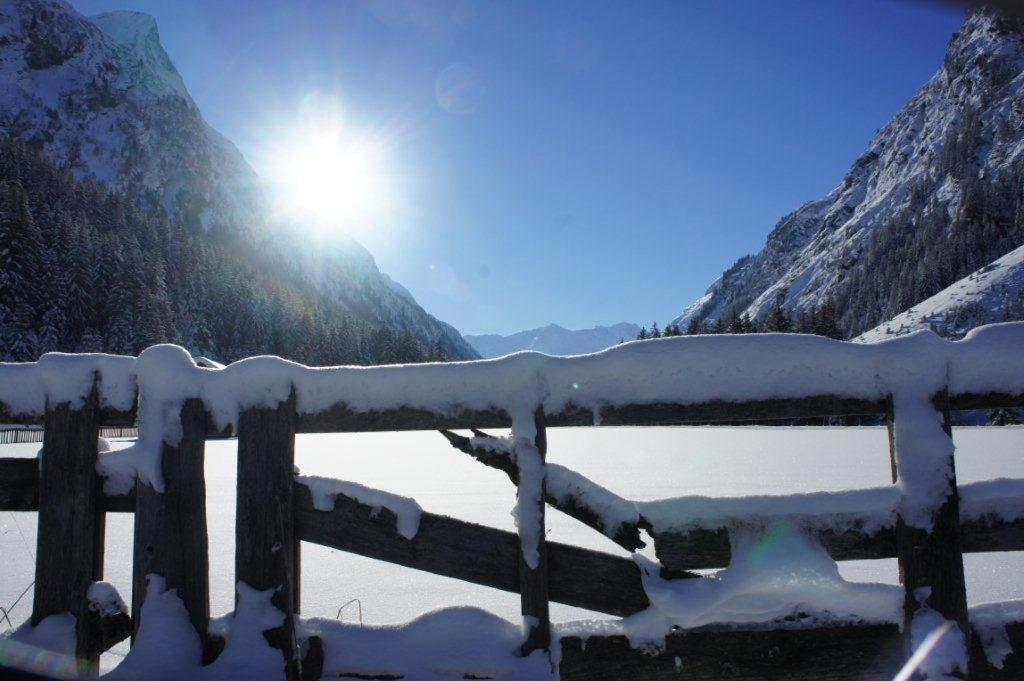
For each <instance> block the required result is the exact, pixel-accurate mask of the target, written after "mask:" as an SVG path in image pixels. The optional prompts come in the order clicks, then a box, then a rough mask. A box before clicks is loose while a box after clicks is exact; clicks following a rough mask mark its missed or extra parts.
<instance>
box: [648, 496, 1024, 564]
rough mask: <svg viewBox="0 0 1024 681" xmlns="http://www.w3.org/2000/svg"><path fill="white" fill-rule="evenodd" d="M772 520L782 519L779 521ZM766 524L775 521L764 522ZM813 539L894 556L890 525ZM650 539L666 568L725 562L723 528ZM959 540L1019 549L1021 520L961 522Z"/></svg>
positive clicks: (831, 551)
mask: <svg viewBox="0 0 1024 681" xmlns="http://www.w3.org/2000/svg"><path fill="white" fill-rule="evenodd" d="M1007 501H1008V502H1009V501H1011V500H1009V499H1008V500H1007ZM776 520H777V521H783V520H784V518H778V519H776ZM767 522H769V523H771V522H775V521H773V520H772V519H768V520H767ZM816 535H817V537H818V540H819V541H820V542H821V545H822V547H824V549H825V550H826V551H827V552H828V555H829V556H831V557H832V559H833V560H837V561H839V560H874V559H877V558H895V557H896V530H895V528H893V527H885V528H882V529H880V530H879V531H878V532H875V533H873V534H868V533H866V532H863V531H860V530H848V531H846V532H835V531H832V530H825V531H820V532H817V533H816ZM652 536H653V537H654V548H655V552H656V553H657V555H658V559H659V560H660V561H661V564H662V565H664V566H666V567H669V568H672V569H675V570H699V569H706V568H720V567H726V566H727V565H728V564H729V558H730V550H729V533H728V531H726V530H725V529H717V530H694V531H691V532H658V533H654V534H653V535H652ZM960 541H961V546H960V548H961V550H962V551H963V552H964V553H987V552H997V551H1024V520H1014V521H1010V522H1007V521H1004V520H1001V519H999V518H996V517H982V518H977V519H972V520H966V521H963V522H962V523H961V524H960Z"/></svg>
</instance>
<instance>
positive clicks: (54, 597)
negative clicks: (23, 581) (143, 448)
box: [32, 380, 104, 675]
mask: <svg viewBox="0 0 1024 681" xmlns="http://www.w3.org/2000/svg"><path fill="white" fill-rule="evenodd" d="M98 437H99V409H98V397H97V391H96V383H95V380H94V382H93V387H92V390H91V391H90V392H89V395H88V397H87V398H86V399H85V404H83V405H82V406H81V407H80V408H78V409H72V408H71V405H70V403H68V402H64V403H62V404H57V405H53V404H47V405H46V417H45V427H44V436H43V451H42V462H41V469H40V475H39V521H38V522H39V531H38V536H37V540H36V582H35V592H34V593H35V595H34V601H33V604H32V624H33V626H34V625H38V624H39V623H40V622H41V621H42V620H43V619H45V618H46V617H49V616H50V615H56V614H58V613H62V612H70V613H71V614H72V615H74V617H75V624H76V626H75V655H76V657H77V658H78V660H79V661H78V664H79V671H80V673H82V674H86V675H95V674H96V673H97V672H98V670H99V666H98V662H99V657H98V655H99V651H98V650H96V649H95V641H96V640H97V639H98V638H99V636H100V632H99V631H98V629H99V623H98V622H97V621H96V620H95V618H94V617H91V616H90V611H89V600H88V597H87V594H88V591H89V586H90V585H91V584H92V583H93V582H94V581H98V580H100V579H102V577H103V538H104V537H103V535H104V515H103V511H102V506H101V504H100V500H101V496H100V495H101V494H102V493H103V490H102V481H101V479H100V476H99V474H98V473H97V472H96V461H97V456H98V451H97V450H98V448H97V438H98Z"/></svg>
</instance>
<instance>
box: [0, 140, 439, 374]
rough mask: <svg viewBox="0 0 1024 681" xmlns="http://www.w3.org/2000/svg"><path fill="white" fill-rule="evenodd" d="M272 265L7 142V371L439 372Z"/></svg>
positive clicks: (0, 278)
mask: <svg viewBox="0 0 1024 681" xmlns="http://www.w3.org/2000/svg"><path fill="white" fill-rule="evenodd" d="M143 205H146V207H145V208H143V207H142V206H143ZM267 265H268V261H265V260H264V259H263V256H262V255H261V253H260V252H259V249H257V248H254V247H253V245H252V243H251V242H250V241H247V240H245V239H243V238H242V237H240V236H239V235H237V234H231V233H223V232H222V233H212V232H209V231H204V230H203V229H202V228H200V227H196V226H186V225H184V224H182V223H181V222H179V221H175V220H172V219H169V218H168V216H167V214H166V212H165V211H163V210H161V209H159V207H158V205H157V203H156V202H155V201H150V202H149V203H148V204H146V201H145V199H143V200H142V201H132V200H131V199H129V198H128V197H127V196H125V195H124V194H122V193H119V192H117V191H114V190H111V189H109V188H108V187H106V186H104V185H101V184H99V183H96V182H92V181H88V180H85V181H82V180H78V179H76V178H75V177H74V176H73V175H72V173H71V172H70V171H68V170H65V169H62V168H59V167H57V166H56V165H54V164H53V163H51V162H50V161H48V160H45V159H43V158H42V157H41V156H40V155H39V154H37V153H36V152H35V151H33V150H32V149H31V148H29V147H28V146H26V145H25V144H24V143H22V142H20V141H16V140H11V139H7V138H0V334H2V335H0V359H3V360H7V361H26V360H34V359H36V358H38V357H39V355H41V354H42V353H45V352H50V351H55V350H65V351H77V352H87V351H102V352H110V353H119V354H137V353H139V352H140V351H141V350H143V349H144V348H146V347H148V346H150V345H153V344H155V343H161V342H169V343H177V344H179V345H182V346H184V347H186V348H188V349H189V350H190V351H192V352H194V353H195V354H202V355H206V356H209V357H211V358H213V359H215V360H217V361H219V362H230V361H234V360H236V359H239V358H242V357H246V356H251V355H257V354H274V355H279V356H282V357H286V358H289V359H293V360H296V361H299V362H303V363H307V364H316V365H324V364H385V363H393V362H419V361H427V360H441V359H444V357H443V355H444V352H443V350H442V348H441V347H440V346H439V345H434V346H433V347H426V348H425V347H423V346H422V345H421V343H420V342H419V341H418V340H417V339H416V337H415V336H414V335H413V334H412V333H411V332H410V331H409V330H407V329H395V328H392V327H390V326H387V325H382V324H373V323H369V322H367V321H365V319H360V318H358V317H356V316H354V315H353V314H351V313H350V312H349V311H347V310H345V309H344V308H343V307H342V306H341V305H339V304H338V303H337V302H334V301H331V300H330V299H328V298H327V297H326V296H324V295H323V294H322V293H320V292H319V291H317V290H316V289H315V288H314V287H313V286H312V285H311V284H310V283H309V282H307V281H305V280H304V279H303V278H302V277H301V276H299V273H298V272H297V271H296V272H291V273H289V272H287V271H285V272H284V273H282V264H281V263H280V261H275V262H274V263H273V267H272V268H271V267H267Z"/></svg>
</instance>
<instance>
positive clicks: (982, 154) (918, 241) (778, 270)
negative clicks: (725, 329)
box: [675, 10, 1024, 336]
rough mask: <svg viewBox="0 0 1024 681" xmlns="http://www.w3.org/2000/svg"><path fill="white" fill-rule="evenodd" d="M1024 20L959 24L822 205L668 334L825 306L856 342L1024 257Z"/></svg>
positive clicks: (784, 223)
mask: <svg viewBox="0 0 1024 681" xmlns="http://www.w3.org/2000/svg"><path fill="white" fill-rule="evenodd" d="M1022 70H1024V20H1021V19H1009V18H1005V17H1000V16H997V15H995V14H993V13H991V12H990V11H984V10H971V11H970V12H969V13H968V16H967V18H966V20H965V23H964V25H963V27H962V29H961V30H960V32H959V33H957V34H955V35H954V36H953V39H952V40H951V41H950V44H949V48H948V51H947V54H946V57H945V59H944V61H943V64H942V65H941V66H940V68H939V69H938V71H937V72H936V73H935V75H934V76H933V77H932V78H931V79H930V80H929V81H928V82H927V83H926V84H925V85H924V86H923V87H922V88H921V89H920V90H919V91H918V92H917V93H916V94H915V95H914V96H913V97H912V98H911V99H910V101H908V102H907V104H906V105H904V107H903V108H902V109H901V110H900V111H899V112H898V113H897V114H896V115H895V116H894V117H893V119H892V120H891V121H890V122H889V123H888V124H886V125H885V126H884V127H883V128H882V129H881V130H879V132H878V133H877V134H876V135H875V137H874V139H872V140H871V142H870V143H869V145H868V148H867V150H866V151H865V152H864V154H862V155H861V156H860V158H858V159H857V160H856V161H855V162H854V163H853V165H852V166H851V167H850V170H849V171H848V172H847V173H846V175H845V177H843V179H842V181H841V182H840V183H839V184H838V185H837V186H836V187H835V189H833V190H832V191H831V192H830V193H829V194H828V195H827V196H825V197H824V198H821V199H818V200H815V201H811V202H809V203H807V204H805V205H803V206H801V207H800V208H798V209H797V210H796V211H794V212H793V213H791V214H790V215H787V216H786V217H784V218H783V219H782V220H781V221H780V222H779V223H778V225H776V227H775V229H774V230H772V232H771V234H769V236H768V240H767V243H766V245H765V247H764V249H763V250H761V251H760V252H759V253H756V254H754V255H749V256H745V257H743V258H741V259H740V260H738V261H737V262H736V263H735V264H734V265H733V266H732V267H730V268H729V269H728V270H726V271H725V273H724V274H723V275H722V276H721V277H720V278H719V279H718V280H717V281H716V282H714V283H713V284H712V285H711V287H710V288H709V289H708V291H707V293H706V294H705V295H704V296H702V297H701V298H700V299H698V300H697V301H695V302H693V303H691V304H690V305H688V306H687V307H686V308H685V309H684V310H683V311H682V313H681V314H680V315H679V317H677V318H676V320H675V323H676V324H678V325H680V327H681V328H684V329H685V328H686V327H687V325H688V323H689V322H690V320H691V319H692V318H694V317H697V318H699V319H702V320H704V321H707V322H711V321H714V320H716V319H718V318H721V317H731V316H733V315H742V314H748V315H749V316H750V317H751V318H752V319H754V320H763V319H764V318H765V317H766V316H767V315H768V313H769V312H770V311H771V309H772V308H773V306H775V305H781V306H782V308H783V309H784V310H785V311H787V312H789V313H790V314H791V315H793V316H796V314H798V313H807V312H810V311H811V310H814V309H818V308H821V307H822V306H823V305H825V304H829V305H831V306H832V307H834V309H836V310H838V313H839V317H840V319H839V322H840V325H841V327H842V328H843V330H844V331H845V332H846V333H847V334H848V335H851V336H856V335H858V334H860V333H862V332H864V331H866V330H868V329H871V328H873V327H875V326H877V325H878V324H879V323H880V322H883V321H885V320H887V319H890V318H891V317H893V316H894V315H896V314H898V313H900V312H903V311H904V310H907V309H908V308H909V307H911V306H912V305H914V304H916V303H918V302H920V301H922V300H924V299H926V298H928V297H929V296H932V295H934V294H937V293H938V292H939V291H941V290H943V289H944V288H945V287H947V286H949V285H951V284H953V283H954V282H956V281H957V280H959V279H961V278H963V277H965V276H967V275H968V274H969V273H971V272H974V271H975V270H977V269H979V268H981V267H983V266H985V265H986V264H987V263H990V262H992V261H993V260H995V259H996V258H998V257H1000V256H1002V255H1004V254H1006V253H1008V252H1009V251H1011V250H1013V249H1014V248H1016V247H1018V246H1020V245H1021V244H1022V243H1024V219H1022V217H1024V155H1022V153H1021V152H1022V150H1024V76H1022Z"/></svg>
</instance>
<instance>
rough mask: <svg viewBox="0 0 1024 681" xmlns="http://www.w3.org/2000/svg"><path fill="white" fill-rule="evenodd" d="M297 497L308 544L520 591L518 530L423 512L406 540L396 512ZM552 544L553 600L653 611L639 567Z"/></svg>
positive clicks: (615, 611)
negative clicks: (327, 507)
mask: <svg viewBox="0 0 1024 681" xmlns="http://www.w3.org/2000/svg"><path fill="white" fill-rule="evenodd" d="M295 499H296V512H295V521H296V528H297V532H298V535H299V537H300V538H301V539H302V540H303V541H308V542H313V543H316V544H321V545H323V546H329V547H331V548H335V549H339V550H341V551H347V552H349V553H355V554H358V555H361V556H367V557H369V558H376V559H378V560H383V561H387V562H389V563H395V564H396V565H404V566H405V567H410V568H415V569H417V570H423V571H425V572H431V573H434V574H437V575H443V576H445V577H452V578H454V579H461V580H463V581H467V582H472V583H474V584H481V585H483V586H489V587H492V588H495V589H501V590H502V591H509V592H512V593H518V592H519V589H520V585H519V571H518V568H517V562H518V556H519V555H520V550H519V538H518V537H517V536H516V535H515V534H514V533H512V532H506V531H504V530H498V529H494V528H491V527H485V526H483V525H476V524H474V523H470V522H466V521H463V520H456V519H455V518H448V517H446V516H440V515H434V514H433V513H423V515H422V516H421V517H420V526H419V531H418V532H417V533H416V536H415V537H413V538H412V539H405V538H403V537H402V536H400V535H399V534H398V529H397V519H396V517H395V514H394V513H392V512H391V511H389V510H388V509H386V508H383V509H379V510H376V511H375V509H374V508H372V507H371V506H367V505H365V504H360V503H358V502H356V501H353V500H352V499H349V498H347V497H344V496H340V495H339V496H338V497H336V499H335V505H334V510H332V511H318V510H316V509H315V508H314V507H313V501H312V497H311V496H310V492H309V488H307V487H306V486H305V485H296V487H295ZM547 544H548V597H549V599H550V600H552V601H555V602H557V603H565V604H566V605H574V606H577V607H580V608H586V609H588V610H595V611H597V612H606V613H609V614H612V615H619V616H626V615H632V614H634V613H636V612H639V611H641V610H643V609H645V608H647V607H648V605H649V602H648V600H647V595H646V594H645V593H644V590H643V586H642V585H641V583H640V570H639V568H638V567H637V566H636V564H635V563H634V562H633V561H631V560H629V559H628V558H619V557H618V556H612V555H609V554H606V553H600V552H598V551H590V550H588V549H582V548H579V547H576V546H569V545H566V544H559V543H557V542H548V543H547ZM672 576H673V577H687V576H690V577H695V576H696V575H692V574H673V575H672Z"/></svg>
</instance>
